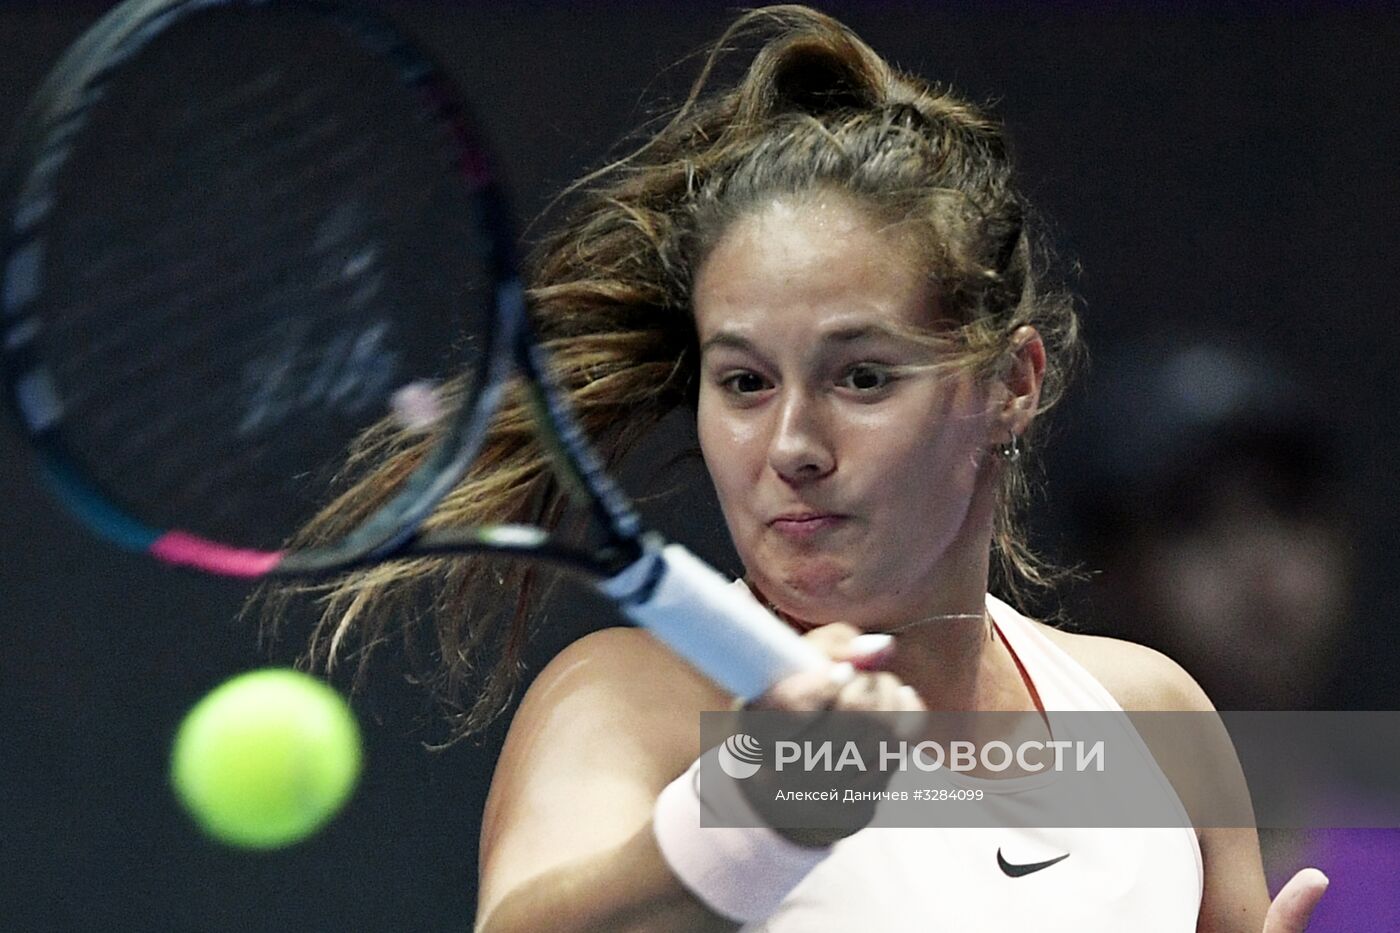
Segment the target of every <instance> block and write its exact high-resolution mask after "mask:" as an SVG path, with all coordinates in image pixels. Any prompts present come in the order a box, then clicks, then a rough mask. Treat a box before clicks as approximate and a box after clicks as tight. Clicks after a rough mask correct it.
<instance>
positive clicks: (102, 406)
mask: <svg viewBox="0 0 1400 933" xmlns="http://www.w3.org/2000/svg"><path fill="white" fill-rule="evenodd" d="M5 180H6V188H5V192H6V195H7V197H6V200H5V202H4V204H5V207H6V213H5V214H4V215H3V227H0V250H3V252H0V362H2V363H3V370H4V377H5V384H6V386H7V388H8V394H9V396H10V400H11V402H12V406H13V408H14V410H15V411H16V413H17V414H18V423H19V425H20V428H21V430H22V431H23V432H24V434H25V435H26V436H27V437H28V439H29V440H30V441H31V443H32V445H33V447H34V448H35V450H36V451H37V453H38V456H39V460H40V463H41V465H42V467H43V470H44V473H45V474H46V476H47V478H48V479H49V480H50V482H51V485H52V486H53V488H54V489H55V490H56V491H57V492H58V494H59V497H60V498H61V499H62V501H63V502H64V503H65V504H66V505H67V506H68V507H69V508H70V510H72V511H73V512H74V513H75V514H76V515H77V516H78V517H79V518H80V519H82V520H83V521H84V522H85V523H86V524H87V525H89V526H90V527H91V528H92V529H93V530H95V531H97V532H98V533H100V534H102V535H103V536H104V537H107V538H108V539H109V540H112V541H114V542H116V543H118V544H120V545H122V546H124V547H126V548H129V549H132V550H138V551H146V552H149V553H151V554H153V555H155V556H157V557H159V558H161V559H163V560H166V561H169V562H173V563H177V564H185V565H188V566H191V567H194V568H196V569H200V570H204V571H208V572H213V573H219V574H225V575H235V576H261V575H265V574H270V573H295V574H305V573H316V572H325V571H331V570H334V569H337V568H339V567H344V566H348V565H351V564H355V563H360V562H364V561H365V560H367V559H372V558H373V557H374V556H377V555H382V554H385V553H388V552H391V551H392V550H393V549H395V548H397V547H398V546H400V545H401V544H402V543H403V542H404V541H406V540H407V539H409V538H410V537H411V536H412V534H413V531H414V529H415V528H416V526H417V525H418V524H419V522H420V521H421V520H422V519H423V518H424V517H426V515H427V514H428V513H429V512H430V511H431V510H432V508H433V507H434V506H435V505H436V504H437V502H438V501H440V499H441V498H442V496H444V495H446V493H447V492H448V491H449V490H451V488H452V487H453V486H454V485H455V484H456V482H457V481H458V480H459V479H460V477H461V475H462V474H463V473H464V472H465V470H466V468H467V467H468V466H469V465H470V463H471V460H472V457H473V455H474V453H475V450H476V448H477V447H478V446H479V444H480V442H481V440H482V437H483V436H484V434H485V430H486V425H487V422H488V421H489V420H490V417H491V415H492V414H493V413H494V410H495V408H496V407H497V405H498V404H499V402H500V397H501V393H502V386H503V385H504V382H505V380H506V379H507V377H508V376H509V373H510V370H511V368H512V367H513V365H514V364H513V360H514V359H515V358H516V356H517V354H518V352H519V351H518V347H519V344H520V342H521V341H522V340H523V339H524V300H523V295H522V293H521V289H520V285H519V282H518V279H517V276H516V269H515V261H514V251H513V236H512V234H511V231H510V225H509V223H508V210H507V207H506V203H505V198H504V196H503V192H502V189H501V186H500V185H499V183H498V182H497V181H496V180H495V179H494V177H493V174H492V171H491V159H490V157H489V155H488V153H487V151H486V148H485V147H484V145H483V144H482V142H481V137H480V134H479V133H478V132H477V131H476V129H475V124H474V122H473V121H472V119H471V118H470V117H469V115H468V112H467V110H466V108H465V107H464V106H463V105H462V104H461V102H460V96H459V95H458V94H457V93H456V91H455V90H454V88H453V86H452V85H451V83H450V82H449V81H448V80H447V79H446V78H445V76H444V75H443V73H442V72H441V71H440V70H439V69H438V68H437V67H435V66H434V64H433V63H432V62H431V61H430V60H429V59H428V58H427V57H426V56H425V55H423V54H422V53H421V52H420V51H418V50H417V49H416V48H415V47H414V46H413V45H412V44H411V43H410V42H409V41H408V40H407V39H406V38H405V37H404V36H402V35H401V34H400V33H398V32H397V30H395V29H394V28H393V27H392V26H391V25H390V24H389V23H388V22H387V21H385V20H383V19H382V18H380V17H378V16H377V15H375V14H373V13H370V12H368V11H365V10H362V9H359V8H355V7H349V6H343V5H340V4H334V3H324V2H297V0H262V2H254V0H224V2H208V0H128V2H127V3H124V4H122V5H120V6H118V7H116V8H115V9H113V10H112V11H110V12H109V13H108V14H107V15H106V16H105V17H104V18H103V19H102V20H101V21H100V22H99V23H98V24H97V25H96V26H94V27H93V28H92V29H91V30H90V31H89V32H88V33H86V34H85V35H84V37H82V38H81V39H79V41H78V42H77V43H75V45H74V46H73V47H72V49H71V50H70V51H69V52H68V53H67V54H66V55H65V57H64V58H63V59H62V60H61V61H60V62H59V64H58V65H57V66H56V67H55V69H54V70H53V72H52V73H51V74H50V76H49V78H48V79H47V80H46V81H45V83H44V85H43V86H42V87H41V89H40V91H39V93H38V94H37V95H36V97H35V99H34V101H33V102H32V103H31V105H30V108H29V109H28V111H27V113H26V116H25V117H24V118H23V119H22V121H21V126H20V130H19V133H18V136H17V142H16V146H15V148H14V155H13V157H12V159H11V161H10V163H9V166H8V171H7V173H6V175H5ZM449 379H451V380H454V382H453V384H452V387H451V389H450V391H446V390H443V388H442V387H443V386H444V384H445V383H446V382H447V381H448V380H449ZM415 406H416V408H417V409H418V411H417V413H416V414H415V413H414V412H413V409H414V408H415ZM396 408H397V410H398V411H399V413H400V415H401V416H404V415H405V412H406V411H407V415H406V416H407V417H409V418H417V419H421V420H422V421H423V422H424V424H423V427H424V429H425V431H426V432H427V433H426V434H425V437H426V438H429V440H427V441H425V448H426V449H425V452H424V453H423V454H422V456H421V457H419V458H418V462H417V463H416V465H415V466H414V468H413V469H411V470H409V471H407V472H406V475H405V476H404V478H403V479H402V480H401V482H400V485H399V486H398V488H397V489H396V491H395V492H394V493H393V495H391V496H390V497H388V498H387V500H386V501H385V502H383V503H382V504H381V505H380V507H378V508H377V510H376V511H374V512H373V513H372V514H370V515H369V516H367V517H366V518H364V519H363V520H362V521H360V522H359V523H358V524H357V525H356V526H355V527H354V528H352V529H350V530H348V531H347V532H346V533H345V535H344V536H343V537H342V538H340V540H337V541H333V542H330V543H328V544H325V545H321V546H318V547H317V548H315V549H312V550H300V551H295V552H287V551H284V550H283V548H282V546H283V542H285V541H286V540H287V539H288V538H289V537H290V536H291V535H292V534H293V533H295V532H296V531H297V530H298V529H300V528H301V527H303V526H304V525H305V523H306V522H307V521H308V520H309V519H310V518H311V517H312V516H313V515H314V514H315V513H316V512H318V511H319V510H320V509H321V508H322V507H323V506H324V505H325V503H326V501H327V499H328V492H329V490H330V489H331V488H332V479H333V477H334V475H335V473H336V472H337V471H338V470H339V468H341V467H342V466H343V465H344V464H345V463H346V460H347V453H348V451H349V450H350V447H351V444H352V443H353V442H355V440H356V439H357V438H361V437H362V436H364V435H365V433H366V431H367V430H368V429H369V428H370V427H371V426H374V425H381V426H382V425H384V424H386V423H387V422H386V421H385V418H386V416H389V415H390V414H391V413H392V412H394V411H395V410H396ZM428 422H432V424H431V425H429V424H428Z"/></svg>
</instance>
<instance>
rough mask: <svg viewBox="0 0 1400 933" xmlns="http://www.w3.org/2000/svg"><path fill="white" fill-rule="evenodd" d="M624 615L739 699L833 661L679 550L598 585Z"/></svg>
mask: <svg viewBox="0 0 1400 933" xmlns="http://www.w3.org/2000/svg"><path fill="white" fill-rule="evenodd" d="M597 586H598V589H599V590H601V591H602V592H603V594H604V595H606V596H608V597H609V598H611V599H613V600H614V601H615V602H617V604H618V606H619V608H621V610H622V612H623V613H624V614H625V615H626V616H627V617H628V618H629V619H631V620H632V621H633V622H636V623H637V624H638V625H641V626H643V627H644V628H646V629H647V630H648V631H650V632H651V633H652V634H653V635H655V636H656V637H657V638H659V639H660V640H661V641H662V643H664V644H665V645H666V646H667V647H669V648H670V649H671V650H672V651H675V652H676V653H677V654H679V655H680V656H681V657H683V658H685V659H686V660H687V661H688V662H690V664H691V665H692V666H693V667H695V668H696V669H697V670H699V671H700V673H702V674H704V675H705V676H706V677H708V678H710V679H711V680H713V681H714V682H715V683H716V684H718V685H719V686H721V687H723V688H724V689H725V690H727V691H729V692H730V693H732V694H734V695H735V696H736V697H739V698H741V699H745V700H748V699H752V698H754V697H756V696H758V695H759V694H761V693H763V692H765V691H766V690H767V689H768V688H769V687H771V686H773V684H775V683H777V682H778V681H779V680H782V679H783V678H784V677H787V676H788V675H790V674H796V673H798V672H799V671H808V670H822V669H824V668H827V667H829V666H830V665H831V661H830V659H829V658H827V657H826V655H824V654H822V653H821V652H820V651H818V650H817V649H816V648H814V647H813V646H812V645H810V644H808V643H807V642H805V641H803V640H802V638H801V637H800V636H799V635H798V634H797V633H796V632H794V631H793V630H792V629H790V628H788V627H787V626H786V625H784V624H783V623H782V622H781V621H779V620H778V619H777V617H775V616H774V615H773V614H772V613H771V612H769V611H768V610H767V609H765V608H764V607H763V606H761V605H760V604H759V603H758V601H757V600H755V599H754V598H753V597H752V596H751V595H749V593H748V592H747V591H745V590H743V589H742V588H741V587H736V586H734V585H733V584H732V583H731V582H730V581H729V580H726V579H725V578H724V577H723V576H722V575H721V574H720V573H719V572H718V571H716V570H715V569H714V568H712V567H710V566H709V565H708V564H706V563H705V562H704V561H702V560H700V558H698V557H696V556H695V555H694V554H692V553H690V551H688V550H686V549H685V548H684V547H682V546H681V545H679V544H667V545H665V546H663V547H660V548H657V547H647V548H646V554H645V556H644V557H643V558H642V559H641V560H639V561H637V562H636V563H634V564H633V565H632V566H630V567H628V568H627V569H626V570H624V571H622V572H621V573H619V574H617V575H616V576H614V577H611V578H610V579H607V580H603V581H601V582H599V583H598V584H597Z"/></svg>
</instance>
